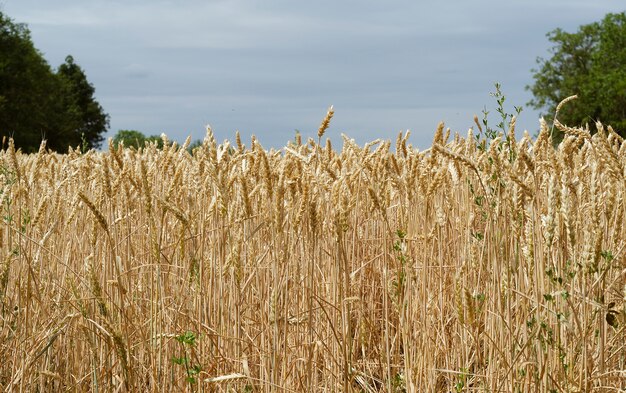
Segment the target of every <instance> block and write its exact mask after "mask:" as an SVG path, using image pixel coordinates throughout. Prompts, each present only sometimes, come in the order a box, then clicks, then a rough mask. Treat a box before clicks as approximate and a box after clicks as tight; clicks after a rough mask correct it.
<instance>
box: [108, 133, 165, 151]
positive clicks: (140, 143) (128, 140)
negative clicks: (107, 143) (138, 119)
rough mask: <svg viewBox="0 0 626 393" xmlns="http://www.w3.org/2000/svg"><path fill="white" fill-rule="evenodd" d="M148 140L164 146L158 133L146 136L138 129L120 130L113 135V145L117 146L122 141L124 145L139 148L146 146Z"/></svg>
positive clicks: (158, 145)
mask: <svg viewBox="0 0 626 393" xmlns="http://www.w3.org/2000/svg"><path fill="white" fill-rule="evenodd" d="M147 142H156V144H157V147H158V148H163V139H161V137H159V136H156V135H151V136H145V135H144V134H143V133H142V132H141V131H137V130H119V131H118V132H117V134H115V136H114V137H113V145H114V146H115V147H117V146H118V145H119V144H120V143H122V144H123V145H124V147H134V148H135V149H139V148H140V147H145V145H146V143H147Z"/></svg>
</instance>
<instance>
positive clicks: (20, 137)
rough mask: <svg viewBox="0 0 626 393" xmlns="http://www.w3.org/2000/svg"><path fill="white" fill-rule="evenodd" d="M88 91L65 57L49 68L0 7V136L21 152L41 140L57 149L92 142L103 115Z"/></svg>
mask: <svg viewBox="0 0 626 393" xmlns="http://www.w3.org/2000/svg"><path fill="white" fill-rule="evenodd" d="M93 94H94V88H93V86H92V85H91V84H90V83H89V82H88V81H87V78H86V76H85V73H84V72H83V70H82V69H81V68H80V67H79V66H78V65H77V64H75V63H74V59H73V58H72V57H71V56H68V57H67V59H66V62H65V63H64V64H62V65H61V66H60V67H59V69H58V71H57V72H54V71H53V70H52V69H51V68H50V66H49V65H48V63H47V62H46V60H45V59H44V58H43V56H42V55H41V53H40V52H39V51H38V50H37V49H36V48H35V46H34V45H33V42H32V40H31V36H30V32H29V30H28V28H27V27H26V25H24V24H20V23H15V22H13V21H12V20H11V19H10V18H8V17H7V16H6V15H4V14H3V13H2V12H0V138H2V137H7V138H8V137H11V138H13V139H14V140H15V145H16V146H17V147H19V148H21V149H22V150H23V151H25V152H30V151H36V150H37V149H38V148H39V145H40V143H41V141H42V140H44V139H45V140H47V146H48V147H49V148H51V149H53V150H56V151H62V152H64V151H67V149H68V147H69V146H72V147H77V146H81V147H83V148H95V147H98V146H99V145H100V143H101V142H102V139H103V138H102V136H101V135H102V133H104V132H106V130H107V128H108V115H107V114H106V113H104V111H103V109H102V107H101V106H100V104H98V103H97V102H96V100H95V99H94V97H93Z"/></svg>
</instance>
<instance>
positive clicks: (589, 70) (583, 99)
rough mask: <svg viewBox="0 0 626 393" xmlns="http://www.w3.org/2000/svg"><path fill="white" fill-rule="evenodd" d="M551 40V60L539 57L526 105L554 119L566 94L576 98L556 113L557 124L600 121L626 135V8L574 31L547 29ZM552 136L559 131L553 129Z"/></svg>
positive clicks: (549, 118) (548, 118)
mask: <svg viewBox="0 0 626 393" xmlns="http://www.w3.org/2000/svg"><path fill="white" fill-rule="evenodd" d="M547 37H548V39H549V40H550V41H551V42H553V43H554V44H555V45H554V46H553V47H552V48H551V49H550V53H551V55H552V57H551V58H550V59H547V60H546V59H543V58H541V57H539V58H537V64H538V65H539V67H538V69H533V70H532V72H534V75H533V78H534V81H535V82H534V84H533V85H532V86H527V87H526V89H528V90H530V91H531V92H532V93H533V95H534V99H532V100H531V101H530V102H529V103H528V105H530V106H532V107H534V108H535V109H540V110H542V115H543V116H545V117H546V120H548V121H551V120H553V117H554V114H555V111H556V106H557V105H558V104H559V102H560V101H561V100H563V99H565V98H567V97H569V96H572V95H575V94H576V95H578V99H577V100H574V101H572V102H569V103H568V104H567V105H565V106H564V107H563V108H562V109H561V110H560V112H559V114H558V119H559V121H560V122H561V123H564V124H567V125H569V126H585V125H586V124H589V123H591V124H594V123H595V122H596V121H601V122H602V123H604V124H607V125H612V127H613V128H614V129H615V131H616V132H618V133H619V134H620V135H622V136H626V13H624V12H622V13H619V14H608V15H606V16H605V17H604V19H603V20H602V21H600V22H595V23H591V24H588V25H583V26H581V27H580V28H579V29H578V31H577V32H576V33H567V32H565V31H563V30H562V29H556V30H553V31H552V32H550V33H548V34H547ZM555 138H556V141H559V140H561V139H562V135H561V134H559V133H557V130H556V129H555Z"/></svg>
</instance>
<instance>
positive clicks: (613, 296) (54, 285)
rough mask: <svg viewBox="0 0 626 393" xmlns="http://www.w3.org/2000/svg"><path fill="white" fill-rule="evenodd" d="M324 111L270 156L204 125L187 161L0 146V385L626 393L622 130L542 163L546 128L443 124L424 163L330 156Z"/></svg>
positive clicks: (402, 143)
mask: <svg viewBox="0 0 626 393" xmlns="http://www.w3.org/2000/svg"><path fill="white" fill-rule="evenodd" d="M570 100H571V99H570ZM566 102H567V101H565V102H563V103H562V104H561V105H560V106H559V110H560V109H562V106H563V105H565V103H566ZM333 113H334V112H333V109H332V107H331V108H330V109H329V111H328V113H327V115H326V117H325V118H324V121H323V122H322V124H321V126H320V128H319V130H318V140H317V141H315V140H313V139H310V138H309V140H308V142H307V143H306V144H303V143H302V141H301V140H300V141H297V142H296V143H290V144H289V145H288V146H287V147H286V148H285V149H284V150H283V151H280V152H277V151H271V150H270V151H266V150H265V149H263V148H262V147H261V145H260V143H259V142H258V141H257V140H256V138H253V140H252V143H251V145H250V147H249V148H247V147H245V146H244V144H243V143H242V141H241V137H240V136H236V144H235V145H234V146H235V147H234V148H230V144H228V143H225V144H221V145H218V144H217V142H216V141H215V138H214V136H213V134H212V131H211V130H210V128H209V129H208V130H207V137H206V138H205V141H204V144H203V145H202V146H201V147H199V148H197V149H195V151H194V153H193V155H190V154H189V153H188V152H187V151H186V150H184V149H185V145H183V146H178V145H177V144H175V143H172V142H170V141H166V143H165V145H166V147H165V148H164V149H163V150H159V149H157V147H156V146H155V145H153V146H148V147H147V148H145V149H142V150H140V151H136V150H132V149H127V148H122V147H117V148H116V147H114V146H113V144H112V143H111V144H110V145H109V150H108V151H107V152H92V153H89V154H82V153H81V152H80V151H72V152H70V153H69V154H67V155H57V154H54V153H50V152H46V151H45V150H40V151H39V153H36V154H32V155H26V154H23V153H21V152H20V151H18V150H16V149H15V146H14V144H13V143H12V142H10V143H9V145H8V149H7V150H5V151H2V152H0V164H1V165H3V168H4V172H3V176H2V177H1V179H3V184H1V185H0V186H1V187H2V189H1V195H2V199H1V201H2V204H1V208H2V209H3V212H2V216H3V217H4V220H3V221H2V223H1V224H2V225H0V245H1V246H0V251H1V254H0V256H1V257H2V258H1V260H2V262H1V263H0V316H1V318H0V343H1V345H0V357H1V358H2V359H3V361H2V362H0V385H1V386H3V387H5V390H6V391H63V390H72V391H184V390H195V389H197V390H199V391H202V390H206V391H259V392H265V391H316V392H317V391H320V392H323V391H329V392H330V391H345V392H349V391H353V392H359V391H368V392H374V391H385V392H401V391H406V392H425V391H446V392H447V391H493V392H496V391H517V392H535V391H621V390H624V389H626V383H625V382H624V381H625V379H624V374H623V370H624V369H626V363H625V362H626V360H625V358H624V355H623V354H624V344H623V343H624V337H625V335H624V332H625V330H624V329H625V326H626V317H625V309H624V307H625V305H624V288H625V287H626V286H625V284H624V275H623V267H624V261H625V258H626V257H625V253H626V247H625V244H624V239H626V225H625V224H624V220H625V219H624V213H623V211H624V206H625V203H626V183H625V182H624V181H623V180H624V170H625V169H624V168H626V161H625V160H626V149H625V148H624V147H623V146H624V143H623V141H622V139H620V137H618V136H617V135H616V134H615V133H614V132H613V131H612V130H610V129H609V128H608V127H607V128H606V129H604V128H603V127H602V126H600V125H598V126H597V127H596V128H597V129H598V130H600V132H598V133H597V134H595V135H593V136H591V133H590V132H589V131H588V130H584V129H573V128H569V127H567V126H565V125H562V124H560V123H558V122H557V121H558V120H555V127H558V128H559V129H563V130H564V131H565V132H566V134H567V136H566V137H565V138H564V141H563V143H562V144H561V145H559V146H558V147H557V148H554V147H553V146H552V144H551V143H550V131H549V128H548V127H547V125H545V123H543V124H542V130H541V132H540V134H539V135H538V137H537V139H536V140H534V141H533V140H532V139H531V138H530V136H529V135H528V134H526V135H525V136H524V137H522V139H521V140H520V141H514V140H512V139H510V140H509V141H504V140H500V139H498V140H496V141H495V142H492V143H491V145H488V144H487V141H485V140H479V141H476V137H475V136H474V135H473V133H472V132H471V131H470V132H469V133H468V136H467V138H461V137H460V136H458V135H456V136H455V137H454V138H452V139H450V140H449V135H446V134H448V132H447V131H446V132H444V131H445V130H444V128H445V127H444V125H443V123H442V124H440V125H439V126H438V128H437V130H436V132H435V137H434V142H433V146H432V147H431V148H430V149H426V150H425V151H418V150H417V149H415V148H413V147H411V145H410V144H409V143H408V137H409V136H408V133H406V134H404V135H403V134H402V133H401V134H399V135H398V138H397V139H396V143H395V149H392V148H391V141H386V140H383V141H374V142H372V143H369V144H367V145H365V146H363V147H361V146H358V145H357V144H356V143H355V142H354V141H353V140H351V139H349V138H347V137H344V143H343V146H342V147H341V149H340V150H335V148H334V147H333V145H332V144H330V142H327V143H326V144H325V146H322V145H321V143H322V141H321V138H322V136H323V135H324V133H325V131H326V130H327V128H328V126H329V123H330V120H331V118H332V116H333ZM475 122H476V126H477V127H478V129H479V130H480V128H481V125H480V123H479V121H478V119H475ZM512 126H513V125H512ZM507 142H508V143H507ZM482 146H484V147H486V149H482V148H481V147H482ZM23 179H28V181H22V180H23ZM31 179H32V180H31ZM81 206H82V207H84V208H81ZM57 224H61V225H57ZM103 235H104V236H103ZM68 316H72V317H71V318H70V317H68ZM56 332H60V333H59V334H56ZM53 336H54V339H53V340H50V341H49V342H50V344H49V345H48V346H47V347H46V346H45V344H46V343H48V341H47V340H48V338H50V337H53ZM44 347H45V351H43V349H44ZM39 353H41V355H40V356H38V354H39Z"/></svg>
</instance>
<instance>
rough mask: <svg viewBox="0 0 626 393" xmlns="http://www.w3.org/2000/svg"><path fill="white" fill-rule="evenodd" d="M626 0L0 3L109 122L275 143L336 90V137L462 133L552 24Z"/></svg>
mask: <svg viewBox="0 0 626 393" xmlns="http://www.w3.org/2000/svg"><path fill="white" fill-rule="evenodd" d="M620 3H621V1H617V0H593V1H590V0H556V1H550V0H541V1H540V0H525V1H502V0H499V1H496V0H475V1H467V0H464V1H460V0H459V1H428V2H427V1H416V0H413V1H408V0H398V1H364V0H360V1H327V0H321V1H309V2H303V1H293V0H291V1H287V0H284V1H273V0H258V1H239V0H233V1H218V0H210V1H200V0H179V1H174V0H170V1H166V0H127V1H121V0H55V1H44V0H40V1H35V0H0V10H2V11H3V12H4V13H5V14H7V15H8V16H9V17H11V18H12V19H13V20H14V21H16V22H21V23H26V24H27V25H28V26H29V28H30V30H31V33H32V38H33V41H34V43H35V46H36V47H37V48H38V49H39V50H40V51H41V52H42V53H43V54H44V56H45V58H46V59H47V60H48V62H49V63H50V65H51V66H53V67H55V68H56V67H58V65H60V64H61V63H62V62H63V60H64V58H65V56H66V55H68V54H71V55H72V56H74V59H75V62H76V63H77V64H79V65H80V66H81V67H82V68H83V69H84V70H85V72H86V74H87V77H88V79H89V81H90V82H91V83H92V84H93V85H94V86H95V88H96V98H97V100H98V101H99V102H100V104H101V105H102V106H103V107H104V109H105V111H106V112H107V113H108V114H109V115H110V117H111V128H110V130H109V133H108V134H107V136H112V135H114V134H115V133H116V132H117V130H119V129H136V130H139V131H141V132H143V133H144V134H146V135H152V134H160V133H162V132H165V133H166V134H167V135H168V136H169V137H170V138H171V139H175V140H178V141H183V140H184V139H185V138H186V137H187V136H188V135H191V136H192V138H193V139H199V138H203V137H204V135H205V126H206V125H207V124H210V125H211V127H212V128H213V130H214V132H215V134H216V136H217V137H218V139H219V140H220V141H221V140H223V139H230V140H233V139H234V134H235V131H236V130H239V131H240V132H241V133H242V136H244V137H245V139H246V140H247V141H249V137H250V135H251V134H255V135H256V136H257V137H258V138H259V140H260V142H261V144H262V145H263V146H265V147H266V148H267V147H280V146H283V145H284V144H285V142H286V141H287V140H289V139H292V138H293V136H294V130H295V129H298V130H300V131H301V133H302V134H303V136H304V137H308V136H316V131H317V128H318V126H319V123H320V122H321V120H322V118H323V117H324V115H325V113H326V110H327V108H328V106H329V105H331V104H332V105H334V107H335V117H334V118H333V121H332V122H331V127H330V129H329V130H328V132H327V135H328V136H330V137H331V138H332V139H333V140H334V141H337V142H338V141H339V140H340V135H341V133H345V134H347V135H349V136H351V137H353V138H355V139H356V140H357V141H358V142H359V143H363V142H366V141H369V140H372V139H376V138H385V139H392V140H394V139H395V136H396V135H397V133H398V132H399V131H401V130H407V129H410V130H411V133H412V134H411V135H412V137H411V139H410V141H411V142H412V143H413V144H414V145H416V146H418V147H420V148H425V147H428V146H429V145H430V142H431V139H432V136H433V133H434V130H435V128H436V126H437V124H438V123H439V121H444V122H445V123H446V125H447V126H449V127H451V128H452V130H453V131H459V132H461V133H462V134H465V133H466V132H467V129H468V128H469V127H471V126H472V124H473V121H472V118H473V115H474V114H477V115H479V117H482V115H481V111H482V109H483V107H484V106H485V105H486V106H487V108H488V109H492V114H491V115H490V116H491V119H492V124H494V125H495V124H497V118H496V116H495V115H496V113H495V110H493V109H494V108H495V106H496V103H495V100H494V99H493V98H492V97H490V96H489V93H490V92H492V91H493V90H494V87H493V84H494V82H500V83H501V84H502V89H503V92H504V94H505V95H506V97H507V101H506V107H507V109H508V111H510V112H511V111H513V108H512V106H513V105H524V106H525V104H526V103H527V102H528V100H530V98H531V95H530V93H529V92H527V91H525V89H524V87H525V86H526V85H528V84H531V83H532V72H531V69H532V68H533V67H534V66H535V59H536V58H537V56H544V57H548V52H547V50H548V48H549V47H550V43H549V42H548V40H547V39H546V37H545V35H546V33H547V32H549V31H551V30H553V29H555V28H557V27H561V28H563V29H565V30H566V31H571V32H574V31H576V30H577V28H578V26H580V25H582V24H587V23H591V22H594V21H598V20H601V19H602V17H603V16H604V15H605V14H606V13H608V12H622V11H623V10H624V9H623V5H622V7H620ZM538 118H539V113H538V112H536V111H533V110H531V109H530V108H528V107H525V109H524V111H523V112H522V115H521V116H520V119H519V120H518V127H519V128H520V129H528V130H529V131H531V132H534V131H535V130H536V129H537V127H538ZM520 131H521V130H520ZM244 141H245V140H244ZM246 144H247V145H249V142H247V143H246Z"/></svg>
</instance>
